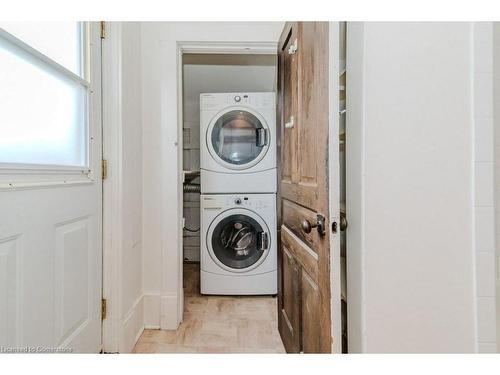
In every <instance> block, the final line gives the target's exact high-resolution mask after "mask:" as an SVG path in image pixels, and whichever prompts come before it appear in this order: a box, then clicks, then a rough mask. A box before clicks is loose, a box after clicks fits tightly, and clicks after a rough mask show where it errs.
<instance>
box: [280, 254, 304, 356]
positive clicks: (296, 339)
mask: <svg viewBox="0 0 500 375" xmlns="http://www.w3.org/2000/svg"><path fill="white" fill-rule="evenodd" d="M282 250H283V251H282V254H281V255H282V263H281V266H282V267H281V273H282V282H283V294H282V296H281V304H280V306H279V309H280V311H279V317H280V318H281V319H279V330H280V332H281V335H282V339H283V344H284V345H285V348H286V349H287V351H288V352H292V353H298V352H299V351H300V310H299V308H300V306H299V305H298V304H297V303H296V302H295V299H296V298H297V296H298V295H299V293H300V289H299V287H300V282H301V280H300V268H299V265H298V264H297V262H296V261H295V259H294V258H293V256H292V254H291V253H290V252H289V251H288V250H287V248H286V247H285V246H283V247H282Z"/></svg>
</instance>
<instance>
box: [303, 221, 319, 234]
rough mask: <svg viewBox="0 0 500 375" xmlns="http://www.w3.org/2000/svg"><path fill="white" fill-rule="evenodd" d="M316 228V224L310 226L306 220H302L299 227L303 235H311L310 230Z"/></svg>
mask: <svg viewBox="0 0 500 375" xmlns="http://www.w3.org/2000/svg"><path fill="white" fill-rule="evenodd" d="M317 226H318V223H314V224H311V223H310V222H309V220H307V219H304V220H302V224H301V227H302V230H303V231H304V232H305V233H311V230H312V229H313V228H316V227H317Z"/></svg>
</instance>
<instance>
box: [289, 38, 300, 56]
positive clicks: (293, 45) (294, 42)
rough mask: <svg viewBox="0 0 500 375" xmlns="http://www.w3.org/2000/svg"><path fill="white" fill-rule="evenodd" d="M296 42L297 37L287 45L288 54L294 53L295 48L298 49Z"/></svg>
mask: <svg viewBox="0 0 500 375" xmlns="http://www.w3.org/2000/svg"><path fill="white" fill-rule="evenodd" d="M298 48H299V47H298V42H297V38H295V40H294V41H293V44H292V45H291V46H290V47H288V54H289V55H295V53H296V52H297V49H298Z"/></svg>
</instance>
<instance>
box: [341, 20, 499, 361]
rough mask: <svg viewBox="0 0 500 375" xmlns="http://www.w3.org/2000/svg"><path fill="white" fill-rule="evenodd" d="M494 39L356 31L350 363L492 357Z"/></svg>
mask: <svg viewBox="0 0 500 375" xmlns="http://www.w3.org/2000/svg"><path fill="white" fill-rule="evenodd" d="M487 26H488V25H481V24H471V23H350V24H349V25H348V33H347V35H348V46H347V53H348V55H347V69H348V87H347V105H348V112H347V140H346V142H347V145H346V150H347V212H348V221H349V228H348V238H347V242H348V244H349V245H348V246H349V248H348V252H347V260H348V275H347V277H348V284H347V285H348V301H349V304H348V311H349V315H348V326H349V349H350V351H351V352H379V353H380V352H424V353H428V352H455V353H456V352H477V351H480V352H486V351H491V350H492V349H493V348H494V341H495V338H494V336H495V335H494V332H495V323H494V318H493V319H492V316H493V317H494V314H495V311H494V305H493V304H492V303H491V301H492V299H491V294H489V293H491V287H490V286H489V283H490V282H491V281H492V280H493V278H494V267H491V262H490V263H488V262H486V263H485V262H484V258H482V259H481V257H482V254H483V253H486V254H490V253H491V252H492V251H493V248H494V240H493V223H494V222H493V215H492V204H493V197H492V194H491V191H492V179H491V175H490V173H491V172H492V169H491V160H488V159H487V158H488V157H487V155H486V156H485V150H488V149H490V150H491V147H492V137H491V136H490V137H488V136H487V134H488V132H490V134H491V129H489V128H488V123H489V124H491V107H492V100H491V61H489V62H488V56H490V57H491V48H492V44H491V35H490V36H488V33H489V32H488V30H487ZM485 29H486V30H485ZM488 38H489V40H490V41H489V42H488ZM488 66H489V67H488ZM488 75H489V78H488ZM485 135H486V136H485ZM484 158H486V159H484ZM482 163H483V164H484V165H480V164H482ZM351 297H352V298H351ZM492 334H493V335H492Z"/></svg>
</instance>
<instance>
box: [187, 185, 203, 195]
mask: <svg viewBox="0 0 500 375" xmlns="http://www.w3.org/2000/svg"><path fill="white" fill-rule="evenodd" d="M183 190H184V193H200V192H201V186H200V185H199V184H184V188H183Z"/></svg>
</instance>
